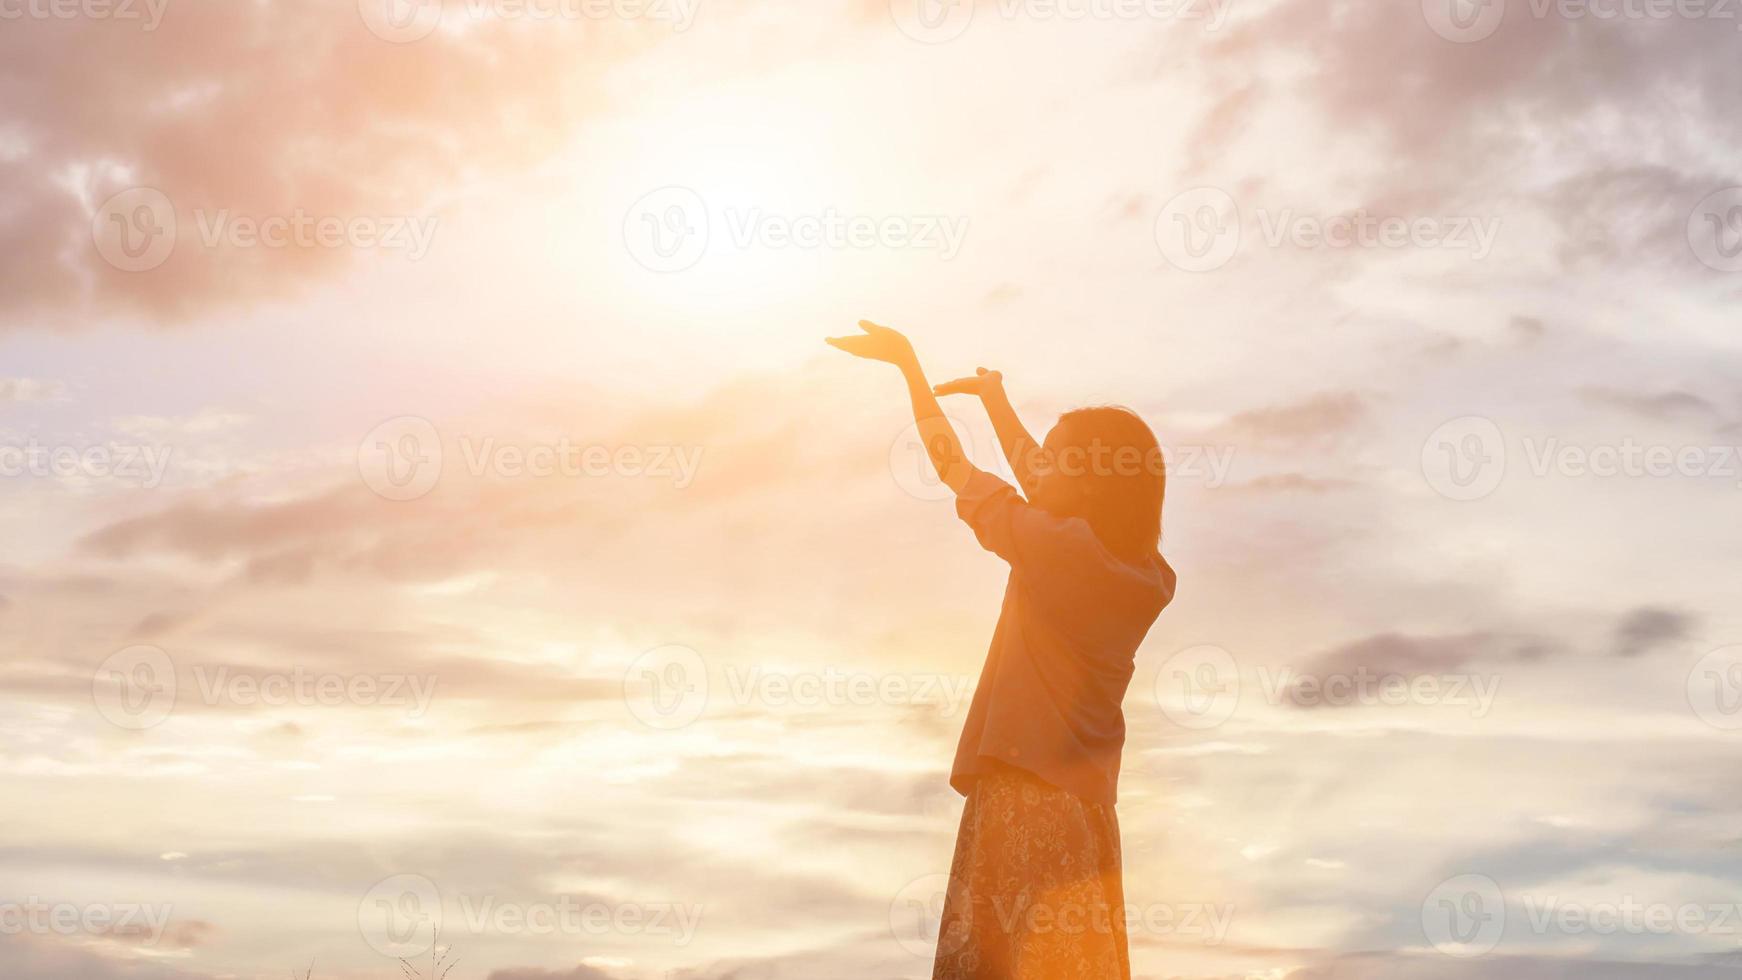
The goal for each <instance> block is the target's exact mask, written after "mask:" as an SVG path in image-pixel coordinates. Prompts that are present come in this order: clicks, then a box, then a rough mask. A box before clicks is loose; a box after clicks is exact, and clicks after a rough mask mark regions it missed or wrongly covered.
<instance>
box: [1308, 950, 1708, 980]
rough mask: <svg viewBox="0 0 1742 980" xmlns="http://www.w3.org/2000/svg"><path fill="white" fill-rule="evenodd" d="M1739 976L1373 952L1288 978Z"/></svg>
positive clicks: (1641, 979) (1658, 966)
mask: <svg viewBox="0 0 1742 980" xmlns="http://www.w3.org/2000/svg"><path fill="white" fill-rule="evenodd" d="M1739 975H1742V972H1739V971H1737V970H1735V969H1731V968H1727V967H1723V966H1718V965H1701V964H1688V963H1652V962H1642V963H1616V962H1603V961H1600V960H1594V959H1585V958H1580V959H1558V958H1551V957H1534V958H1532V957H1504V956H1489V957H1483V958H1481V959H1475V960H1467V961H1460V960H1456V959H1453V958H1451V957H1446V956H1407V955H1399V954H1391V953H1368V954H1361V955H1354V956H1343V957H1338V958H1337V959H1335V960H1333V961H1332V962H1330V963H1328V964H1326V965H1323V966H1314V967H1308V968H1307V969H1304V970H1297V971H1295V972H1293V973H1290V974H1289V975H1288V977H1287V980H1567V978H1569V977H1578V978H1579V980H1664V978H1667V980H1735V978H1736V977H1737V976H1739Z"/></svg>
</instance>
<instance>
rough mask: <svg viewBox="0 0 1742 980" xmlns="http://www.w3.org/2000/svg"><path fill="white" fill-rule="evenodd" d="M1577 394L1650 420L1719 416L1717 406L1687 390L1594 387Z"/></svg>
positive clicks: (1595, 402)
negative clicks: (1648, 391) (1644, 390)
mask: <svg viewBox="0 0 1742 980" xmlns="http://www.w3.org/2000/svg"><path fill="white" fill-rule="evenodd" d="M1579 395H1580V396H1581V397H1582V398H1584V399H1585V400H1586V401H1587V402H1590V403H1591V404H1593V405H1600V406H1603V407H1605V408H1614V409H1619V410H1621V411H1623V412H1627V413H1628V414H1631V415H1637V416H1639V417H1640V418H1643V419H1648V420H1650V421H1653V422H1662V421H1665V420H1673V419H1680V418H1689V417H1692V418H1698V419H1704V420H1708V421H1709V420H1712V419H1714V418H1716V417H1717V415H1718V407H1717V406H1716V405H1714V404H1712V402H1711V401H1709V400H1708V399H1706V398H1703V397H1701V396H1699V395H1696V394H1694V393H1692V392H1688V391H1663V392H1654V393H1645V392H1637V391H1627V390H1625V389H1621V388H1609V387H1603V386H1593V387H1589V388H1584V389H1582V390H1581V391H1580V392H1579Z"/></svg>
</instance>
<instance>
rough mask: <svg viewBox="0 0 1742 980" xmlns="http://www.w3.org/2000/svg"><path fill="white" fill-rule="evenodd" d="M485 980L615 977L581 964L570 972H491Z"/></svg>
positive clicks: (612, 979)
mask: <svg viewBox="0 0 1742 980" xmlns="http://www.w3.org/2000/svg"><path fill="white" fill-rule="evenodd" d="M486 980H616V975H615V974H611V973H606V972H605V971H604V970H601V969H598V968H597V967H591V966H586V965H584V964H583V965H581V966H577V967H575V968H574V969H572V970H540V969H537V968H535V967H513V968H510V969H507V970H491V971H490V975H489V977H487V978H486Z"/></svg>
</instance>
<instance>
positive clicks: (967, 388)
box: [932, 368, 1004, 398]
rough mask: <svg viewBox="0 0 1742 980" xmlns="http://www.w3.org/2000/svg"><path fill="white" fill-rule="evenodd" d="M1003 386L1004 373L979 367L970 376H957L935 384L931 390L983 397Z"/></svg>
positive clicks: (940, 393) (939, 393) (940, 392)
mask: <svg viewBox="0 0 1742 980" xmlns="http://www.w3.org/2000/svg"><path fill="white" fill-rule="evenodd" d="M1003 388H1004V375H1002V374H1000V373H999V372H997V371H988V370H986V369H985V368H980V369H979V370H978V371H976V372H975V374H974V376H973V377H971V378H957V379H956V380H954V381H945V382H944V383H943V384H941V385H936V386H934V387H933V388H932V391H933V392H934V393H935V394H938V395H974V396H976V397H981V398H984V397H985V396H987V395H990V394H995V393H997V392H999V391H1001V390H1003Z"/></svg>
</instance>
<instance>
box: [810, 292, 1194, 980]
mask: <svg viewBox="0 0 1742 980" xmlns="http://www.w3.org/2000/svg"><path fill="white" fill-rule="evenodd" d="M859 326H860V328H861V329H862V330H863V333H861V334H857V335H853V336H848V337H831V338H829V341H828V342H829V344H831V345H833V346H834V347H837V348H840V349H841V350H844V351H846V352H847V353H849V354H852V355H854V356H857V357H862V358H866V359H869V360H874V361H884V362H886V363H889V364H894V365H896V366H897V367H899V368H900V369H901V372H902V375H903V377H905V378H906V380H907V389H908V394H909V396H910V397H911V398H912V401H913V417H914V422H915V423H916V424H917V425H918V426H919V434H920V438H921V439H922V440H924V443H925V446H926V454H927V456H928V457H929V458H930V460H931V462H932V465H933V466H934V467H936V469H937V472H938V476H939V478H940V479H942V480H943V482H944V483H945V484H947V485H948V486H949V487H950V489H952V490H954V491H955V493H956V512H957V513H958V514H959V515H961V517H962V519H963V520H964V521H966V522H967V523H968V525H969V526H970V527H971V528H973V530H974V534H975V536H976V537H978V538H979V541H980V544H981V545H982V546H984V547H985V548H986V549H987V550H989V551H992V552H994V553H996V554H997V555H998V556H999V557H1001V558H1003V559H1004V560H1005V561H1007V562H1008V563H1009V564H1010V578H1009V582H1008V583H1007V584H1006V586H1005V590H1004V607H1003V610H1002V611H1001V613H1000V614H999V617H998V626H997V628H996V630H994V632H993V634H992V645H991V649H990V650H989V651H988V653H987V655H986V663H985V666H984V667H983V668H982V670H981V673H980V682H979V684H978V686H977V687H976V688H975V690H974V699H973V702H972V703H971V705H970V706H969V709H968V717H967V720H966V722H965V723H964V725H963V728H962V738H961V742H960V744H959V745H958V746H957V749H956V761H955V766H954V768H953V769H952V771H951V773H950V785H951V786H953V787H955V789H956V790H957V791H958V792H960V793H962V794H963V795H964V796H966V797H967V803H966V804H965V806H964V807H963V810H962V822H961V827H960V829H959V830H958V831H957V835H956V853H955V858H954V860H953V861H952V862H951V865H950V884H949V890H948V892H947V894H946V896H945V900H944V912H943V919H942V922H941V924H940V927H939V931H938V950H937V959H936V962H935V964H934V965H933V968H932V977H933V978H934V980H966V978H975V980H1008V978H1024V980H1026V978H1034V980H1065V978H1072V980H1077V978H1081V980H1102V978H1119V980H1128V978H1129V977H1130V976H1131V964H1130V954H1129V951H1128V948H1127V943H1126V936H1125V898H1124V883H1123V880H1122V878H1121V872H1120V852H1119V821H1118V818H1117V816H1116V815H1115V813H1114V803H1115V799H1116V796H1117V787H1118V781H1119V755H1120V751H1121V749H1122V748H1123V747H1124V743H1125V716H1124V713H1123V711H1122V710H1121V708H1120V704H1121V702H1123V701H1124V699H1125V690H1126V688H1127V687H1128V686H1129V685H1130V683H1131V674H1132V670H1133V661H1134V658H1135V655H1136V652H1137V647H1138V645H1139V644H1141V643H1142V642H1143V637H1144V635H1145V634H1147V633H1148V632H1149V627H1150V625H1151V624H1153V623H1154V622H1155V618H1156V617H1157V616H1158V615H1160V613H1161V610H1162V609H1163V608H1164V607H1166V606H1167V604H1168V603H1169V602H1171V601H1172V600H1173V594H1174V584H1175V581H1176V578H1175V575H1174V571H1173V569H1172V568H1171V567H1170V566H1169V565H1168V563H1167V562H1166V561H1165V560H1164V559H1163V558H1162V557H1161V554H1160V552H1159V550H1158V546H1159V543H1160V537H1161V509H1162V501H1163V499H1164V497H1165V496H1166V490H1167V474H1166V467H1165V462H1164V460H1163V457H1162V453H1161V449H1160V447H1159V446H1158V445H1157V443H1156V440H1155V436H1154V434H1152V433H1151V432H1150V430H1149V427H1148V426H1147V425H1145V424H1144V423H1143V420H1142V419H1140V418H1138V417H1137V416H1136V415H1135V414H1134V413H1132V412H1130V411H1127V410H1126V409H1122V408H1090V409H1081V410H1078V411H1074V412H1069V413H1066V414H1065V415H1063V416H1062V417H1060V419H1059V421H1058V424H1057V425H1055V426H1054V427H1053V429H1052V431H1051V432H1049V433H1048V434H1047V437H1046V442H1045V443H1044V444H1041V445H1036V444H1035V441H1034V439H1033V437H1031V436H1030V435H1029V434H1028V431H1027V430H1026V429H1024V428H1023V427H1022V422H1021V420H1020V419H1018V418H1017V416H1016V411H1015V410H1014V409H1013V408H1012V407H1011V405H1010V400H1009V398H1008V397H1006V396H1005V393H1004V386H1003V379H1002V377H1001V376H1000V375H999V374H998V373H997V372H995V371H987V370H986V369H984V368H981V369H980V371H979V373H978V374H977V375H975V376H974V377H971V378H963V379H961V380H958V381H951V382H948V383H946V384H941V385H938V386H937V388H936V389H933V388H932V387H931V386H930V385H928V384H927V383H926V378H925V372H924V371H922V370H921V369H920V365H919V359H918V357H917V356H916V355H915V354H914V351H913V345H912V344H910V343H909V342H908V340H907V338H906V337H904V336H903V335H902V334H900V333H899V332H897V331H895V330H891V329H889V328H888V327H882V326H878V325H877V324H875V323H871V322H869V321H865V320H862V321H860V323H859ZM950 394H970V395H977V396H979V398H980V400H981V402H982V403H983V404H984V405H985V408H986V411H987V413H988V414H989V415H990V416H991V418H992V425H993V428H994V429H995V430H996V431H997V433H998V441H999V444H1000V445H1001V446H1002V448H1003V450H1004V455H1005V457H1006V458H1007V459H1009V461H1010V466H1011V469H1012V470H1013V472H1014V473H1015V475H1016V480H1017V483H1018V485H1019V486H1020V487H1021V488H1022V495H1019V494H1018V493H1017V492H1016V490H1015V489H1014V488H1012V487H1011V486H1010V485H1009V484H1007V483H1005V482H1004V481H1002V480H1000V479H998V478H997V477H994V476H992V475H991V474H989V473H986V472H984V471H983V470H980V469H977V468H976V467H975V466H974V465H973V463H972V462H970V461H969V460H968V458H967V456H966V454H964V452H963V451H962V444H961V440H960V439H958V438H957V436H956V433H955V430H954V429H952V428H951V427H950V424H949V422H948V421H947V420H946V419H945V418H944V415H943V410H942V408H940V407H939V405H938V399H937V396H938V395H950ZM1024 495H1025V496H1026V498H1027V499H1026V500H1025V499H1024Z"/></svg>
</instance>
